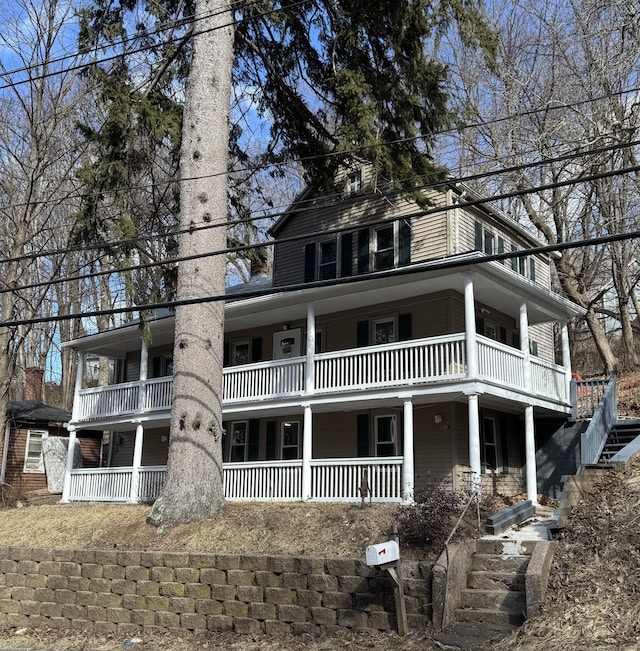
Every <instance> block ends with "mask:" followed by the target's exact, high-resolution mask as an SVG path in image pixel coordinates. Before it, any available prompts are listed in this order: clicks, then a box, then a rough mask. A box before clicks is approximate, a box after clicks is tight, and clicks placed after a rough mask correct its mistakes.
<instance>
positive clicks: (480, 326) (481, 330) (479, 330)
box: [476, 316, 484, 335]
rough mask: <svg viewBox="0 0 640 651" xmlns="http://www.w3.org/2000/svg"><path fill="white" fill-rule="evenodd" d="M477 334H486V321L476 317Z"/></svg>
mask: <svg viewBox="0 0 640 651" xmlns="http://www.w3.org/2000/svg"><path fill="white" fill-rule="evenodd" d="M476 332H477V333H478V334H479V335H483V334H484V319H483V318H482V317H481V316H477V317H476Z"/></svg>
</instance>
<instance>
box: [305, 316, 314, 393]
mask: <svg viewBox="0 0 640 651" xmlns="http://www.w3.org/2000/svg"><path fill="white" fill-rule="evenodd" d="M315 354H316V312H315V307H314V305H313V303H308V304H307V350H306V355H307V357H306V368H305V378H304V390H305V392H306V393H308V394H310V393H313V392H314V390H315V368H314V356H315Z"/></svg>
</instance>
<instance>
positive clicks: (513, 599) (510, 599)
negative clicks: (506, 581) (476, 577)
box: [460, 588, 527, 613]
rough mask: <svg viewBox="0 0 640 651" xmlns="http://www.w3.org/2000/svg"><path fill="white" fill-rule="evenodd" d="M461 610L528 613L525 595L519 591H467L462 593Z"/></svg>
mask: <svg viewBox="0 0 640 651" xmlns="http://www.w3.org/2000/svg"><path fill="white" fill-rule="evenodd" d="M460 607H461V608H475V609H482V608H487V609H489V610H500V611H503V610H506V611H508V612H516V613H519V612H526V610H527V600H526V596H525V593H524V592H522V591H520V590H518V591H516V590H505V589H502V590H480V589H477V588H475V589H468V588H467V589H466V590H462V591H461V593H460Z"/></svg>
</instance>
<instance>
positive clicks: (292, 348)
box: [273, 328, 302, 359]
mask: <svg viewBox="0 0 640 651" xmlns="http://www.w3.org/2000/svg"><path fill="white" fill-rule="evenodd" d="M301 336H302V332H301V330H300V328H294V329H293V330H282V331H281V332H276V333H275V334H274V335H273V358H274V359H289V358H291V357H300V354H301V353H300V343H301Z"/></svg>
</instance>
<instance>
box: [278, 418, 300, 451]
mask: <svg viewBox="0 0 640 651" xmlns="http://www.w3.org/2000/svg"><path fill="white" fill-rule="evenodd" d="M299 448H300V423H298V422H297V421H287V422H285V423H282V458H283V459H298V458H299V454H298V451H299Z"/></svg>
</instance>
